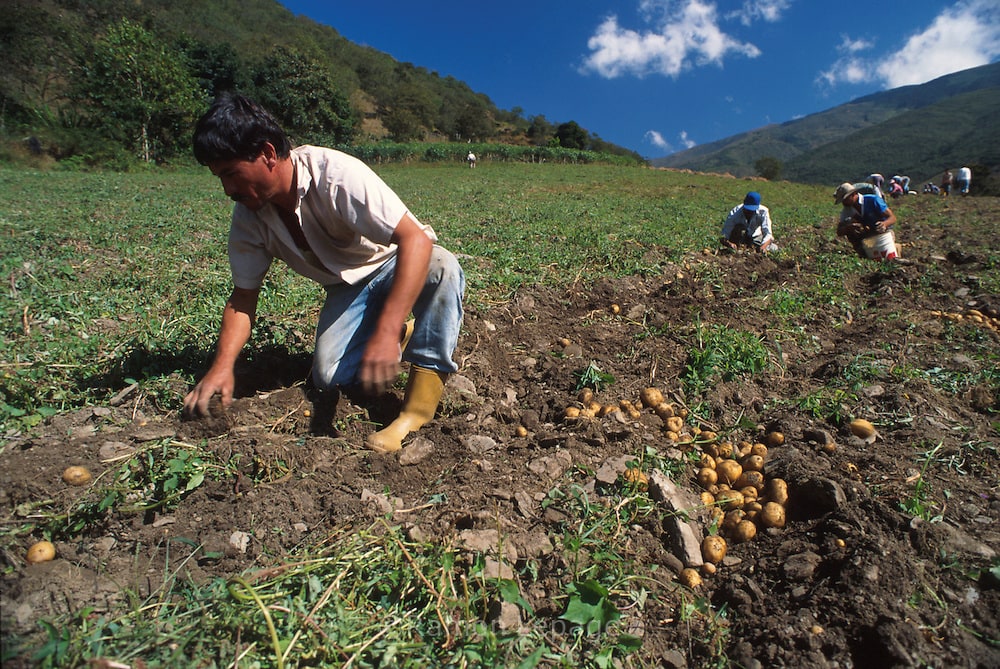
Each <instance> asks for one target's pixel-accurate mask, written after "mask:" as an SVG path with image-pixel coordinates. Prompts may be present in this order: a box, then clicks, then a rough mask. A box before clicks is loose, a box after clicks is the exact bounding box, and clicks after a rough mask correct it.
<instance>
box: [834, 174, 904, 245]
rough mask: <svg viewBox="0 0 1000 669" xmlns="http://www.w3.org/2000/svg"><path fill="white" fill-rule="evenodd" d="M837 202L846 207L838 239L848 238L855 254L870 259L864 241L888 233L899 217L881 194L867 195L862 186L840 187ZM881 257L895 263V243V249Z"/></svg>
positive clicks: (848, 184) (835, 197) (841, 216)
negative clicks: (861, 188) (862, 190)
mask: <svg viewBox="0 0 1000 669" xmlns="http://www.w3.org/2000/svg"><path fill="white" fill-rule="evenodd" d="M833 202H834V204H843V206H844V208H843V209H842V210H841V213H840V222H839V223H838V225H837V236H838V237H847V240H848V241H849V242H851V246H853V247H854V251H855V252H856V253H857V254H858V255H859V256H860V257H862V258H867V257H868V254H867V253H865V247H864V240H865V239H867V238H868V237H873V236H875V235H881V234H883V233H885V232H888V231H889V230H890V228H892V226H893V225H895V223H896V215H895V214H894V213H893V212H892V209H890V208H889V206H888V205H887V204H886V203H885V200H883V199H882V198H880V197H879V196H878V195H874V194H863V193H862V192H861V190H860V189H859V188H858V184H851V183H842V184H840V186H838V187H837V190H836V191H834V193H833ZM878 257H879V258H880V259H883V260H894V259H895V258H896V257H897V254H896V250H895V243H893V248H892V249H891V250H885V251H884V252H881V253H879V255H878Z"/></svg>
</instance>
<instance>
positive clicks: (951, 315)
mask: <svg viewBox="0 0 1000 669" xmlns="http://www.w3.org/2000/svg"><path fill="white" fill-rule="evenodd" d="M929 313H930V315H931V316H934V317H936V318H944V319H945V320H949V321H952V322H955V323H974V324H975V325H978V326H980V327H984V328H986V329H987V330H993V331H994V332H1000V318H993V317H991V316H988V315H986V314H984V313H983V312H981V311H979V310H978V309H966V310H965V313H964V314H960V313H957V312H948V311H937V310H931V311H930V312H929Z"/></svg>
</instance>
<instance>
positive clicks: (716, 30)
mask: <svg viewBox="0 0 1000 669" xmlns="http://www.w3.org/2000/svg"><path fill="white" fill-rule="evenodd" d="M639 9H640V11H641V13H642V14H643V16H644V17H645V19H646V21H647V22H648V23H651V24H652V25H653V29H652V30H647V31H643V32H639V31H636V30H631V29H628V28H623V27H622V26H620V25H619V24H618V17H617V16H609V17H608V18H607V19H605V20H604V22H603V23H601V25H600V26H598V28H597V32H596V33H594V35H593V36H592V37H591V38H590V39H589V40H588V41H587V47H588V48H589V49H590V51H591V54H590V55H589V56H588V57H587V58H585V60H584V64H583V66H582V68H581V70H582V71H593V72H596V73H597V74H598V75H600V76H602V77H605V78H608V79H614V78H616V77H620V76H623V75H626V74H631V75H634V76H638V77H644V76H646V75H648V74H662V75H665V76H669V77H676V76H677V75H679V74H680V73H681V71H682V70H684V69H686V68H688V67H691V63H692V62H694V63H696V64H699V65H702V64H709V63H711V64H716V65H721V64H722V61H723V59H724V58H725V56H726V55H728V54H730V53H735V54H741V55H744V56H747V57H749V58H756V57H757V56H759V55H760V49H758V48H757V47H756V46H754V45H753V44H750V43H748V42H744V41H743V40H742V39H734V38H733V37H730V36H729V35H727V34H726V33H724V32H723V31H722V29H721V28H720V27H719V25H718V16H717V12H716V6H715V3H713V2H707V1H706V0H642V2H641V3H640V6H639Z"/></svg>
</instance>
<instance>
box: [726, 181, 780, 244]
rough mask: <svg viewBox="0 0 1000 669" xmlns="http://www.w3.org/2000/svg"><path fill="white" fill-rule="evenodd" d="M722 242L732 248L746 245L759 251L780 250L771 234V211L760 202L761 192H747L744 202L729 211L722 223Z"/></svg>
mask: <svg viewBox="0 0 1000 669" xmlns="http://www.w3.org/2000/svg"><path fill="white" fill-rule="evenodd" d="M722 244H723V246H725V247H727V248H730V249H736V248H738V247H740V246H746V247H750V248H753V249H755V250H756V251H757V252H758V253H770V252H772V251H777V250H778V245H777V244H776V243H775V242H774V235H772V234H771V213H770V212H769V211H768V209H767V207H765V206H764V205H762V204H761V203H760V193H758V192H756V191H751V192H749V193H747V195H746V197H745V198H743V204H741V205H737V206H736V207H733V209H732V211H730V212H729V215H728V216H727V217H726V220H725V222H724V223H723V224H722Z"/></svg>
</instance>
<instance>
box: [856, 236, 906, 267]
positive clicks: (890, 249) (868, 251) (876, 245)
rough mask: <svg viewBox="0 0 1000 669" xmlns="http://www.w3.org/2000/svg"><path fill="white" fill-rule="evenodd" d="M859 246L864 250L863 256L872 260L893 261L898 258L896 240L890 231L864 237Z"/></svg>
mask: <svg viewBox="0 0 1000 669" xmlns="http://www.w3.org/2000/svg"><path fill="white" fill-rule="evenodd" d="M861 245H862V246H863V247H864V249H865V255H866V256H868V257H869V258H871V259H872V260H894V259H895V258H898V257H899V249H898V248H897V247H896V238H895V236H893V234H892V230H888V231H886V232H883V233H882V234H879V235H872V236H871V237H865V238H864V239H862V240H861Z"/></svg>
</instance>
